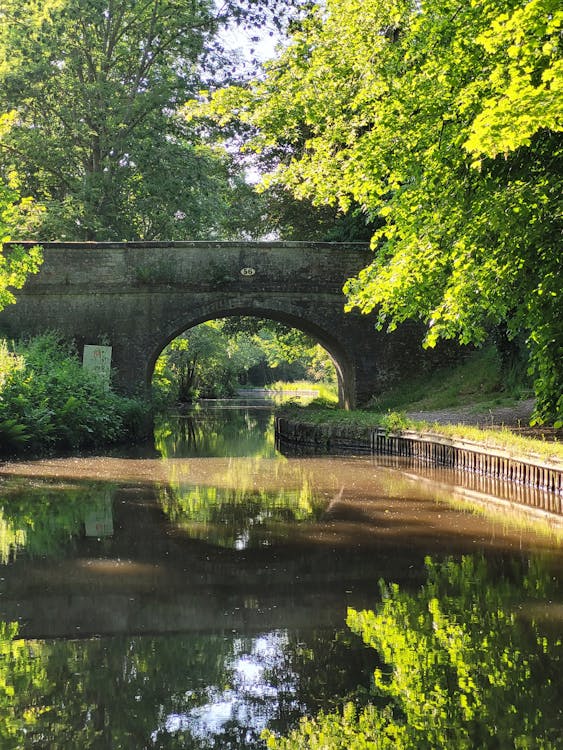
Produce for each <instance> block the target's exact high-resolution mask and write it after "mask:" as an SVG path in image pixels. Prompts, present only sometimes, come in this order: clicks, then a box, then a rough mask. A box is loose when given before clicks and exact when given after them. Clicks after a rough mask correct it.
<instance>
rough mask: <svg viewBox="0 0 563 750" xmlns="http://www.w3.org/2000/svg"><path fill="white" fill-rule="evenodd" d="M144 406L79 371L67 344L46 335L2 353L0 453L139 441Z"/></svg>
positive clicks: (4, 348)
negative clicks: (129, 439) (130, 439)
mask: <svg viewBox="0 0 563 750" xmlns="http://www.w3.org/2000/svg"><path fill="white" fill-rule="evenodd" d="M147 416H148V407H147V405H146V404H144V403H143V402H141V401H139V400H136V399H130V398H124V397H122V396H119V395H117V394H116V393H114V392H113V391H112V390H111V389H108V388H107V387H106V385H105V384H104V383H103V382H102V381H101V379H100V378H99V377H98V375H96V374H95V373H91V372H88V371H86V370H84V369H83V368H82V365H81V363H80V361H79V359H78V357H77V353H76V351H75V349H74V347H73V346H72V345H71V344H68V343H65V342H63V341H62V340H61V339H60V337H58V336H57V335H56V334H53V333H51V334H45V335H42V336H39V337H37V338H35V339H32V340H30V341H28V342H24V343H19V344H16V345H14V348H13V351H12V352H10V350H9V348H8V345H7V343H6V342H2V344H1V347H0V451H1V452H4V453H7V452H13V451H19V450H21V449H22V448H23V447H25V448H26V449H27V450H30V451H33V452H39V453H44V452H50V451H52V450H55V449H77V448H83V447H96V446H99V445H104V444H108V443H115V442H118V441H120V440H123V439H125V438H126V437H127V436H128V435H137V434H139V432H140V428H141V425H142V424H144V423H146V420H147Z"/></svg>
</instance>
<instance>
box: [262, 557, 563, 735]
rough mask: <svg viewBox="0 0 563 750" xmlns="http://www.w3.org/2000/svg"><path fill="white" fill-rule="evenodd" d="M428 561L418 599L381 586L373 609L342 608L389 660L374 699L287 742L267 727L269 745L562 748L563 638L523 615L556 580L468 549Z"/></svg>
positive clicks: (324, 717) (322, 718)
mask: <svg viewBox="0 0 563 750" xmlns="http://www.w3.org/2000/svg"><path fill="white" fill-rule="evenodd" d="M426 565H427V571H428V580H427V583H426V584H425V585H424V586H423V588H422V589H421V591H419V592H418V593H417V594H411V593H407V592H404V591H401V590H400V589H399V587H398V586H397V585H395V584H390V585H389V584H385V583H382V584H381V593H382V603H381V604H380V605H379V606H378V607H377V609H376V610H375V611H371V610H368V611H363V612H357V611H355V610H350V611H349V614H348V624H349V626H350V627H351V629H352V630H353V631H354V632H356V633H358V634H360V635H361V636H362V638H363V640H364V642H365V643H366V644H367V645H368V646H370V647H371V648H373V649H375V650H376V651H377V652H378V653H379V654H380V656H381V658H382V660H383V661H384V662H385V664H386V666H385V667H384V668H378V669H376V670H375V672H374V685H373V690H372V696H373V697H372V703H371V705H369V706H367V707H365V708H363V709H361V710H358V709H357V708H356V707H355V706H354V705H353V704H351V703H349V704H348V705H347V706H346V707H345V708H344V710H343V711H342V712H335V713H331V714H322V713H321V714H320V715H319V716H318V718H317V719H308V720H304V721H303V722H302V724H301V726H300V728H299V730H297V731H295V732H293V733H292V734H291V735H290V736H289V737H288V738H275V737H274V736H273V735H272V734H268V733H267V735H266V736H267V740H268V747H270V748H280V749H281V748H283V749H285V750H289V749H290V748H291V749H292V750H293V749H294V748H302V747H307V748H311V749H315V748H316V749H318V750H320V748H327V747H330V748H342V750H344V748H346V750H347V749H348V748H349V747H352V746H353V747H354V748H358V750H360V749H361V748H368V747H369V748H375V749H376V750H377V749H378V748H381V749H383V748H389V750H391V748H392V749H393V750H397V749H401V748H402V749H404V750H411V749H412V750H415V749H416V750H420V749H421V748H428V749H429V750H430V749H431V748H432V749H434V748H456V750H477V749H478V748H532V747H533V748H543V749H547V748H550V749H553V750H555V748H556V747H559V744H558V743H559V740H560V728H561V726H562V719H563V713H562V709H561V703H560V699H559V696H560V694H561V689H562V687H563V677H562V670H561V656H562V642H561V639H560V638H559V637H557V636H555V635H553V634H550V633H549V632H548V629H546V628H545V627H543V628H542V627H541V624H540V622H538V621H536V620H535V619H533V617H526V604H527V603H529V602H530V601H532V600H533V599H534V598H535V599H536V600H539V601H545V597H546V595H548V592H549V590H550V589H551V588H553V586H552V583H553V581H552V580H551V579H550V578H549V576H548V575H547V574H546V573H545V572H544V571H542V570H541V569H540V568H539V566H537V565H532V567H531V568H530V569H529V570H527V571H524V574H523V575H522V571H519V570H517V569H511V570H508V571H507V570H505V569H504V567H502V566H495V565H488V564H487V563H486V562H485V560H484V559H483V558H476V557H471V556H467V557H464V558H462V560H461V561H460V562H457V561H454V560H447V561H445V562H442V563H435V562H433V561H432V560H430V559H427V561H426ZM551 593H552V592H551ZM382 701H384V702H385V705H384V707H382V708H378V707H377V706H376V705H375V704H376V703H379V705H381V702H382Z"/></svg>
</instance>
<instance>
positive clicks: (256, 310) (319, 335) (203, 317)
mask: <svg viewBox="0 0 563 750" xmlns="http://www.w3.org/2000/svg"><path fill="white" fill-rule="evenodd" d="M213 307H214V308H215V309H213V310H211V309H207V311H203V310H202V311H198V312H197V313H194V312H192V311H190V312H189V313H186V314H185V318H186V319H187V322H182V323H181V324H178V321H174V323H173V324H172V325H171V326H170V328H169V329H168V330H167V331H166V332H165V333H164V334H163V336H162V337H161V338H160V340H159V341H158V342H156V346H155V347H154V349H153V350H152V351H151V352H150V354H149V358H148V360H147V369H146V373H145V382H146V384H147V386H150V383H151V380H152V376H153V373H154V367H155V364H156V360H157V359H158V357H159V356H160V354H161V353H162V351H163V350H164V348H165V347H166V346H168V344H169V343H170V342H171V341H173V340H174V339H175V338H177V337H178V336H180V335H181V334H183V333H185V332H186V331H188V330H189V329H190V328H194V327H195V326H198V325H200V324H201V323H206V322H207V321H209V320H216V319H218V318H234V317H242V316H245V317H253V318H261V319H267V320H275V321H277V322H279V323H283V324H284V325H287V326H289V327H290V328H297V329H298V330H300V331H303V332H304V333H306V334H308V335H309V336H311V337H312V338H314V339H315V341H317V342H318V343H319V344H320V345H321V346H322V347H323V348H324V349H326V351H327V352H328V354H329V355H330V357H331V359H332V361H333V363H334V368H335V370H336V377H337V379H338V398H339V402H340V404H341V405H342V406H348V405H349V404H350V403H352V401H353V393H354V368H353V364H352V363H351V362H350V360H349V357H348V355H347V353H346V351H345V349H344V347H343V346H342V344H340V342H339V341H338V340H337V339H336V338H335V336H334V335H332V334H331V333H330V332H328V331H327V330H326V329H324V328H323V327H321V326H320V325H318V324H316V323H314V322H313V321H311V320H308V319H307V318H305V317H301V316H299V315H296V314H294V313H288V312H285V311H283V310H274V309H270V308H265V307H262V306H260V307H249V306H247V305H244V306H238V305H237V306H234V307H231V306H229V305H228V304H226V305H225V304H222V305H220V306H216V307H215V306H213Z"/></svg>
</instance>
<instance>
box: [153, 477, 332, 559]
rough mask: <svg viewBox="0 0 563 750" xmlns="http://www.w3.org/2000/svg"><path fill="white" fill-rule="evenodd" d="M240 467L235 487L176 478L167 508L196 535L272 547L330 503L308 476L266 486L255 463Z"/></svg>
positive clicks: (163, 497) (165, 496) (163, 499)
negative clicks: (258, 481)
mask: <svg viewBox="0 0 563 750" xmlns="http://www.w3.org/2000/svg"><path fill="white" fill-rule="evenodd" d="M244 466H246V472H245V473H246V477H244V476H242V469H243V467H244ZM236 467H237V468H236V473H237V477H236V478H233V480H234V481H232V483H231V482H229V481H228V477H225V478H224V481H225V480H227V481H226V482H225V483H226V484H227V485H231V486H215V485H212V486H207V485H187V484H184V483H182V482H181V481H174V479H173V478H171V480H170V483H169V484H168V485H167V486H164V487H162V488H161V489H160V496H159V497H160V503H161V506H162V509H163V510H164V512H165V513H166V515H167V516H168V517H169V518H170V520H171V521H172V522H173V523H174V524H175V525H176V526H178V527H179V528H182V529H184V530H185V531H186V532H187V533H188V534H189V536H190V537H191V538H194V539H205V540H207V541H210V542H211V543H213V544H216V545H219V546H222V547H227V548H231V549H246V548H247V547H257V546H261V545H267V544H269V543H270V542H271V541H272V539H273V538H279V537H285V536H287V534H288V533H289V528H288V527H290V526H292V525H294V524H296V523H303V522H306V521H309V522H312V521H318V520H319V519H320V518H321V516H322V515H323V513H324V511H325V508H326V505H327V501H326V499H325V498H324V497H322V496H320V495H318V494H317V493H315V492H314V491H313V489H312V486H311V483H310V481H309V480H308V478H307V477H306V476H305V475H303V476H301V477H299V478H298V479H299V480H300V484H299V485H298V486H297V487H295V488H283V487H280V488H279V489H277V490H264V489H261V488H259V487H257V488H255V487H253V486H252V485H253V481H252V480H253V477H254V475H255V472H254V470H253V468H254V469H255V468H256V467H255V465H254V464H252V463H251V462H248V463H246V464H242V463H241V462H238V463H237V464H236Z"/></svg>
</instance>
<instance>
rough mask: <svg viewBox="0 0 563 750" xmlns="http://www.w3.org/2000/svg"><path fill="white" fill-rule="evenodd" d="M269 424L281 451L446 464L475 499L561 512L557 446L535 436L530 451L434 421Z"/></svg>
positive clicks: (285, 419) (291, 419)
mask: <svg viewBox="0 0 563 750" xmlns="http://www.w3.org/2000/svg"><path fill="white" fill-rule="evenodd" d="M275 430H276V440H277V442H278V444H279V446H280V448H281V449H282V450H283V451H286V452H287V451H290V452H299V453H302V452H309V451H311V452H314V453H317V454H318V453H327V454H338V453H356V454H365V455H372V456H389V457H393V456H396V457H402V458H404V459H407V460H408V461H409V464H411V465H412V467H413V468H416V469H417V470H420V469H423V468H430V467H439V468H440V469H447V470H450V471H451V472H453V473H454V474H455V478H456V484H457V483H459V484H460V485H467V486H466V489H467V491H469V492H470V493H471V494H473V495H476V497H477V499H478V498H479V495H482V496H483V498H482V499H486V500H487V501H489V500H490V499H491V498H493V497H495V498H498V499H499V500H500V502H508V503H509V504H510V505H513V504H515V505H517V506H522V507H524V508H525V509H531V510H534V511H536V510H539V511H540V512H541V513H544V512H545V513H548V514H550V515H551V514H554V515H556V516H560V517H563V461H562V460H561V459H560V458H559V457H558V456H557V455H554V454H555V453H556V452H559V451H558V450H557V448H555V447H554V448H553V450H550V449H549V448H546V445H545V444H544V443H539V441H538V443H539V445H538V448H539V447H540V446H541V453H540V452H538V453H534V452H532V451H529V450H523V449H522V448H521V447H519V446H518V445H516V447H513V446H508V447H507V446H502V445H498V444H495V441H494V438H493V439H489V438H488V436H487V433H486V432H485V431H483V432H482V439H468V438H464V437H458V436H455V435H449V434H447V428H446V427H444V432H440V431H439V430H440V426H439V425H437V424H435V425H434V426H433V428H432V429H430V426H428V428H426V427H425V426H420V427H419V428H417V429H409V428H404V429H399V428H396V429H392V428H390V427H382V426H373V425H369V424H361V423H359V422H354V421H350V422H349V423H336V422H330V421H322V420H319V418H318V416H317V418H316V420H315V421H308V420H307V417H305V418H304V419H300V418H299V417H298V416H297V415H296V414H295V413H293V414H291V413H289V415H285V414H283V413H282V414H279V415H278V416H277V417H276V422H275ZM527 442H528V443H529V442H530V441H527ZM507 488H508V489H509V491H508V492H507V491H506V489H507ZM510 488H511V489H510ZM523 488H524V489H525V490H526V491H525V492H522V491H521V490H522V489H523Z"/></svg>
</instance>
